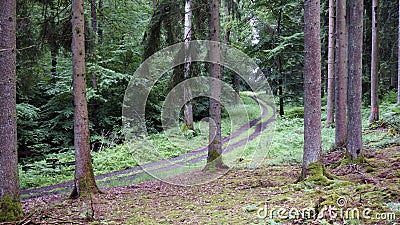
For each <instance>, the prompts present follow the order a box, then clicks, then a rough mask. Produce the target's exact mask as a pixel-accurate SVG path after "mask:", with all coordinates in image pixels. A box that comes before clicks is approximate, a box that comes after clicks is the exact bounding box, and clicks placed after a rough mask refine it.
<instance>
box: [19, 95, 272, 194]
mask: <svg viewBox="0 0 400 225" xmlns="http://www.w3.org/2000/svg"><path fill="white" fill-rule="evenodd" d="M249 97H251V98H252V99H253V100H254V101H255V102H256V103H257V104H258V105H259V106H260V107H261V108H262V114H261V115H260V116H259V117H258V118H256V119H254V120H252V121H250V122H248V123H247V124H244V125H242V126H241V127H240V128H239V129H237V130H236V131H234V132H233V133H232V134H230V135H229V136H227V137H225V138H223V140H222V143H223V144H225V143H227V142H230V141H232V140H234V139H236V138H237V137H239V136H240V135H241V134H243V133H245V132H247V131H248V130H250V129H251V128H253V127H255V130H254V132H253V133H252V134H250V135H248V136H247V137H245V138H243V139H241V140H239V141H237V142H235V143H233V144H230V145H228V146H227V147H226V148H224V149H223V152H224V153H228V152H230V151H232V150H234V149H236V148H239V147H241V146H244V145H246V144H247V143H248V142H249V141H252V140H254V139H255V138H257V137H258V136H260V135H261V133H262V132H264V131H265V129H266V128H267V127H268V125H269V124H271V123H272V122H273V121H274V120H275V115H276V110H275V106H274V104H273V103H270V102H267V101H264V100H261V99H258V98H257V97H256V96H249ZM269 110H272V114H271V117H270V118H268V119H267V120H265V121H264V122H261V123H260V121H262V120H263V119H265V118H266V117H267V116H268V114H269ZM207 147H208V146H204V147H202V148H199V149H196V150H194V151H191V152H189V153H186V154H183V155H180V156H177V157H174V158H171V159H164V160H161V161H157V162H153V163H149V164H145V165H139V166H135V167H133V168H130V169H126V170H121V171H115V172H111V173H106V174H102V175H98V176H96V177H95V178H96V181H100V180H102V179H106V178H111V177H115V176H119V175H124V174H129V173H134V174H133V175H130V176H124V177H121V178H118V181H119V182H121V181H123V180H133V179H135V178H138V177H141V176H143V175H146V174H148V173H150V174H154V173H157V172H161V171H164V172H165V171H167V170H172V169H174V168H176V167H179V166H181V165H183V164H188V163H197V162H200V161H202V160H205V159H206V157H207ZM185 159H188V160H185ZM178 161H179V162H178ZM171 162H177V163H175V164H172V165H171ZM154 179H156V178H154ZM72 187H73V181H68V182H64V183H59V184H55V185H50V186H45V187H40V188H33V189H26V190H21V195H25V196H24V197H23V198H35V197H40V196H44V195H50V194H59V193H65V192H68V191H70V190H72Z"/></svg>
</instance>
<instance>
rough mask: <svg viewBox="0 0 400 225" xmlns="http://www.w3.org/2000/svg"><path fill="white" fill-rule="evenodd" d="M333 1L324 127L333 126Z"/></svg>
mask: <svg viewBox="0 0 400 225" xmlns="http://www.w3.org/2000/svg"><path fill="white" fill-rule="evenodd" d="M334 5H335V0H329V10H328V11H329V13H328V14H329V22H328V23H329V25H328V27H329V28H328V80H327V83H328V87H327V90H326V92H327V107H326V108H327V109H326V125H325V126H326V127H330V126H331V125H332V124H333V121H334V117H333V112H334V97H335V83H334V82H335V67H334V64H335V33H334V32H335V7H334Z"/></svg>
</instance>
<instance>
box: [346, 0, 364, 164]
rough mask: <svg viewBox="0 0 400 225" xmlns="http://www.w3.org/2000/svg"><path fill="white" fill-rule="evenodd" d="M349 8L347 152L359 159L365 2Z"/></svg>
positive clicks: (353, 3)
mask: <svg viewBox="0 0 400 225" xmlns="http://www.w3.org/2000/svg"><path fill="white" fill-rule="evenodd" d="M349 6H350V9H349V24H350V26H349V45H348V56H349V66H348V74H349V75H348V89H347V93H348V94H347V95H348V99H347V106H348V110H347V116H348V127H347V134H348V135H347V151H348V153H349V154H350V156H351V158H352V159H357V158H358V157H359V156H360V155H361V154H362V123H361V122H362V121H361V119H362V118H361V107H362V99H361V97H362V79H361V78H362V44H363V1H362V0H350V5H349Z"/></svg>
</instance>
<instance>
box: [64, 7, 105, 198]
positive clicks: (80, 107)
mask: <svg viewBox="0 0 400 225" xmlns="http://www.w3.org/2000/svg"><path fill="white" fill-rule="evenodd" d="M83 4H84V2H83V0H74V1H73V3H72V67H73V99H74V148H75V182H74V183H75V186H74V190H73V191H72V193H71V196H70V197H71V198H77V197H84V196H87V195H90V194H92V193H98V192H99V189H98V188H97V185H96V182H95V179H94V174H93V166H92V160H91V154H90V134H89V118H88V109H87V100H86V71H85V36H84V34H85V33H84V21H85V20H84V7H83Z"/></svg>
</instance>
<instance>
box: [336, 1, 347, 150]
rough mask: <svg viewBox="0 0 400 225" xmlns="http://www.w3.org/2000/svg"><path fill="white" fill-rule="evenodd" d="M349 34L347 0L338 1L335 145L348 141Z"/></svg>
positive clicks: (342, 145)
mask: <svg viewBox="0 0 400 225" xmlns="http://www.w3.org/2000/svg"><path fill="white" fill-rule="evenodd" d="M346 42H347V35H346V0H337V1H336V55H335V145H336V147H344V146H346V143H347V119H346V104H347V44H346Z"/></svg>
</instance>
